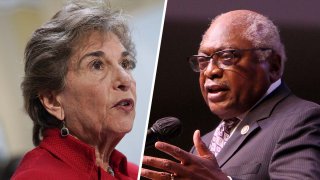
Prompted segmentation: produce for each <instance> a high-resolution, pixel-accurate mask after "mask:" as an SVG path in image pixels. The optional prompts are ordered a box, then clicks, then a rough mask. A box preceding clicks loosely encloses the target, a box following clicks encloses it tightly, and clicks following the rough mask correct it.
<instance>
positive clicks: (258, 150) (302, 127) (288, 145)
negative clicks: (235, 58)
mask: <svg viewBox="0 0 320 180" xmlns="http://www.w3.org/2000/svg"><path fill="white" fill-rule="evenodd" d="M246 125H248V126H249V130H248V132H247V133H246V134H241V129H243V127H244V126H246ZM212 136H213V131H211V132H210V133H208V134H206V135H205V136H203V137H202V139H203V141H204V142H205V143H206V144H207V146H209V143H210V141H211V138H212ZM191 152H192V153H194V154H196V153H197V152H196V151H195V149H194V148H192V150H191ZM216 158H217V161H218V164H219V166H220V168H221V169H222V171H223V172H225V173H226V174H227V175H229V176H231V177H232V178H233V179H246V180H247V179H252V180H263V179H281V180H282V179H299V180H305V179H320V106H319V105H318V104H315V103H312V102H308V101H305V100H302V99H300V98H298V97H296V96H294V95H293V94H292V93H291V92H290V90H289V89H288V88H287V87H286V85H285V84H284V83H282V84H281V85H280V86H279V87H278V88H277V89H276V90H275V91H273V92H272V93H271V94H269V95H268V96H267V97H266V98H265V99H264V100H263V101H261V102H260V103H259V104H258V105H257V106H256V107H255V108H254V109H252V110H251V111H250V112H249V113H248V114H247V116H246V117H245V119H243V121H241V122H240V124H239V126H238V127H237V129H236V130H235V132H234V133H233V135H232V136H231V137H230V139H229V140H228V142H227V143H226V145H225V146H224V148H223V149H222V150H221V151H220V153H219V154H218V156H217V157H216Z"/></svg>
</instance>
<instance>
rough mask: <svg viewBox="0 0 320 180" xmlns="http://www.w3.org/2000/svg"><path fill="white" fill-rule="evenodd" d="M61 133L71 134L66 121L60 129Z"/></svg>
mask: <svg viewBox="0 0 320 180" xmlns="http://www.w3.org/2000/svg"><path fill="white" fill-rule="evenodd" d="M60 134H61V136H62V137H66V136H68V135H69V129H68V128H67V127H66V125H65V122H64V121H62V128H61V129H60Z"/></svg>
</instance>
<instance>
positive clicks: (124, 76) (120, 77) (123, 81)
mask: <svg viewBox="0 0 320 180" xmlns="http://www.w3.org/2000/svg"><path fill="white" fill-rule="evenodd" d="M132 80H133V79H132V76H131V74H130V73H129V72H127V71H125V70H124V69H122V68H119V69H118V70H117V72H116V78H115V84H114V89H115V90H120V91H128V90H129V89H130V87H131V82H132Z"/></svg>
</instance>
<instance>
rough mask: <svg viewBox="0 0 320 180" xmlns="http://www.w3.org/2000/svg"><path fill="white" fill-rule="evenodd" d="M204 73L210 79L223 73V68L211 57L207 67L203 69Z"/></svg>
mask: <svg viewBox="0 0 320 180" xmlns="http://www.w3.org/2000/svg"><path fill="white" fill-rule="evenodd" d="M204 75H205V76H206V77H207V78H210V79H213V78H219V77H222V75H223V69H222V68H220V67H218V65H217V64H216V63H214V61H213V60H212V59H211V60H210V62H209V63H208V66H207V68H206V69H205V70H204Z"/></svg>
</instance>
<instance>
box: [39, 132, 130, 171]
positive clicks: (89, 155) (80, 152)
mask: <svg viewBox="0 0 320 180" xmlns="http://www.w3.org/2000/svg"><path fill="white" fill-rule="evenodd" d="M39 146H40V147H42V148H45V149H47V150H48V151H49V152H51V153H52V154H54V155H55V156H56V157H57V158H59V159H61V160H62V161H63V162H64V163H66V164H68V165H69V166H70V167H74V168H76V169H78V170H80V171H86V172H93V171H98V169H99V167H97V165H96V156H95V149H94V148H93V147H92V146H89V145H88V144H86V143H84V142H82V141H80V140H79V139H76V138H75V137H73V136H71V135H68V136H66V137H61V135H60V131H59V129H47V130H45V132H44V138H43V140H42V141H41V143H40V145H39ZM109 163H110V166H111V167H112V169H113V170H114V171H115V173H116V174H118V175H119V174H121V175H127V174H128V170H127V159H126V157H125V156H124V155H123V154H122V153H121V152H119V151H117V150H113V152H112V153H111V156H110V162H109Z"/></svg>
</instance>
